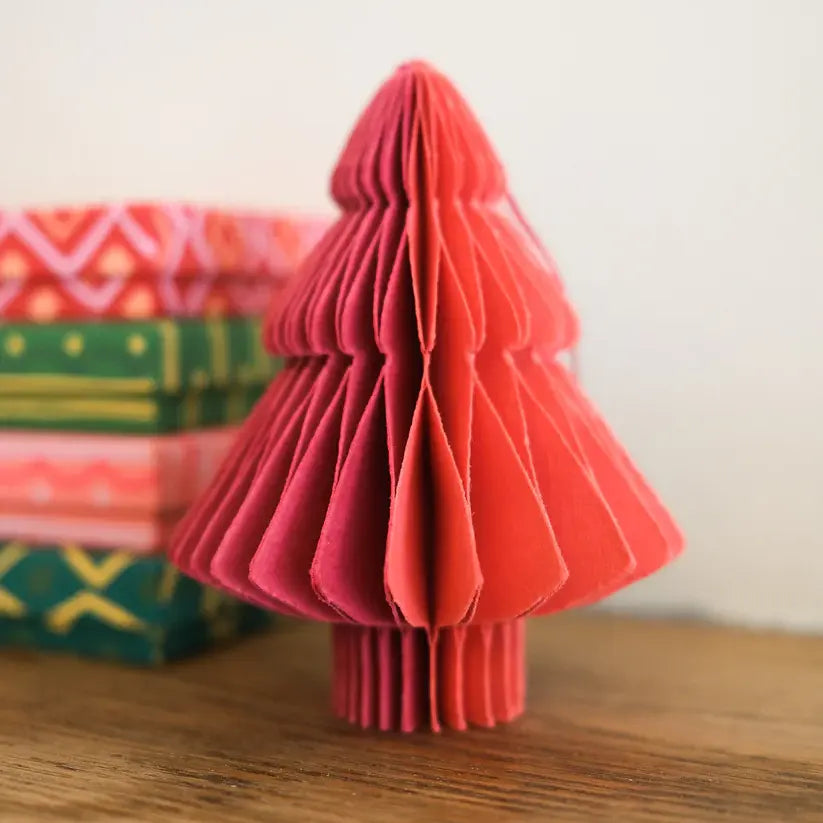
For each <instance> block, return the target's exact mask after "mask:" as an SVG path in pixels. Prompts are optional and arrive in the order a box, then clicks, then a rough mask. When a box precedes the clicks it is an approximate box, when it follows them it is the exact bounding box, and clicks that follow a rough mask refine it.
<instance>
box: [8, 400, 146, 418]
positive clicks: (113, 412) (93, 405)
mask: <svg viewBox="0 0 823 823" xmlns="http://www.w3.org/2000/svg"><path fill="white" fill-rule="evenodd" d="M158 411H159V410H158V407H157V403H156V402H155V401H154V400H103V399H99V400H98V399H94V398H90V399H85V400H84V399H80V398H78V399H75V400H57V401H55V400H46V399H37V398H32V399H28V398H23V397H9V398H6V397H3V398H0V417H4V418H5V419H7V420H25V419H33V420H76V419H78V418H88V417H94V418H97V419H101V420H128V421H132V422H136V423H151V422H154V421H155V420H157V416H158Z"/></svg>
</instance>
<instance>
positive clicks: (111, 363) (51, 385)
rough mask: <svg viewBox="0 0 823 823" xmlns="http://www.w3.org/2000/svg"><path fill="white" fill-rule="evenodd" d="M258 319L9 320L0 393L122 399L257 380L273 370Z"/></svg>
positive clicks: (1, 331) (3, 333) (0, 350)
mask: <svg viewBox="0 0 823 823" xmlns="http://www.w3.org/2000/svg"><path fill="white" fill-rule="evenodd" d="M260 326H261V321H260V320H259V319H258V318H250V319H243V318H241V319H233V320H180V321H173V320H158V321H151V322H141V323H81V324H78V323H55V324H53V325H48V326H41V325H34V324H15V323H4V324H3V325H2V327H0V395H2V396H4V397H8V396H9V395H12V394H15V395H25V396H29V397H34V396H48V397H55V396H59V395H63V396H67V395H68V396H70V395H77V396H84V397H92V396H103V397H113V396H123V397H127V396H128V397H132V396H137V395H150V394H156V393H158V392H163V393H165V394H178V393H180V392H182V391H185V390H187V389H197V390H201V391H202V390H205V389H225V388H227V387H229V386H234V385H259V384H261V383H264V382H266V381H268V380H269V378H271V376H272V374H273V373H274V360H273V359H272V358H271V357H270V356H269V355H268V354H267V353H266V351H265V349H264V348H263V346H262V343H261V340H260Z"/></svg>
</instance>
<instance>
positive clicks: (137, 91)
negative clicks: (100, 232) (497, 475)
mask: <svg viewBox="0 0 823 823" xmlns="http://www.w3.org/2000/svg"><path fill="white" fill-rule="evenodd" d="M416 56H419V57H423V58H426V59H429V60H431V61H432V62H434V63H436V64H437V65H438V66H439V67H441V68H442V69H443V70H445V71H446V72H447V73H450V74H451V75H452V76H453V78H454V79H455V81H456V82H457V83H458V85H459V86H460V87H461V88H462V90H463V91H464V93H465V94H466V96H467V97H468V98H469V100H470V101H471V102H472V103H473V105H474V107H475V109H476V111H477V112H478V113H479V115H480V116H481V118H482V119H483V121H484V122H485V123H486V125H487V127H488V130H489V132H490V134H491V136H492V139H493V140H494V141H495V143H496V145H497V146H498V148H499V151H500V153H501V155H502V157H503V158H504V160H505V161H506V163H507V164H508V167H509V171H510V177H511V185H512V188H513V190H514V192H515V194H516V195H517V196H518V197H519V199H520V201H521V204H522V206H523V207H524V210H525V212H526V213H527V214H528V215H529V216H530V217H531V219H532V220H533V222H534V224H535V226H536V227H537V229H538V230H539V231H540V233H541V234H542V235H543V237H544V238H545V239H546V241H547V242H548V244H549V246H550V247H551V248H552V250H553V251H554V253H555V256H556V257H557V258H558V260H559V263H560V265H561V267H562V270H563V272H564V275H565V278H566V281H567V283H568V286H569V290H570V293H571V295H572V298H573V299H574V301H575V303H576V305H577V307H578V309H579V311H580V314H581V316H582V319H583V323H584V343H583V346H582V349H581V354H582V362H583V377H584V380H585V383H586V385H587V387H588V390H589V391H590V393H591V394H592V395H593V396H594V397H595V399H596V400H597V402H598V403H599V405H600V407H601V408H602V409H603V410H604V412H605V413H606V415H607V417H608V418H609V419H610V420H611V422H612V424H613V426H614V428H615V429H616V430H617V432H618V434H619V435H620V436H621V437H622V439H623V440H624V442H625V443H626V444H627V446H628V447H629V449H630V451H631V452H632V453H633V454H634V455H635V457H636V459H637V461H638V463H639V464H640V465H641V466H642V467H643V468H644V469H645V470H646V472H647V474H648V475H649V476H650V478H651V479H652V481H653V483H654V484H655V485H656V486H657V487H658V489H659V490H660V492H661V494H662V495H663V497H664V499H665V500H666V501H667V502H668V503H669V504H670V506H671V507H672V509H673V510H674V511H675V513H676V515H677V517H678V519H679V521H680V523H681V524H682V526H683V528H684V530H685V531H686V533H687V536H688V538H689V548H688V552H687V554H686V555H685V556H684V557H683V559H682V560H680V561H679V562H678V563H677V564H675V565H674V566H672V567H671V568H669V569H667V570H665V571H663V572H661V573H660V574H659V575H657V576H656V577H654V578H653V579H651V580H649V581H647V582H644V583H642V584H638V585H637V586H635V587H634V588H632V589H630V590H629V591H627V592H625V593H623V594H621V595H620V596H618V597H617V598H615V599H614V600H613V601H612V602H613V603H614V604H617V605H620V606H621V607H633V608H643V609H658V610H665V611H672V612H676V613H681V612H688V613H699V614H703V615H709V616H713V617H717V618H722V619H731V620H739V621H749V622H751V623H773V624H778V625H784V626H790V627H800V628H816V629H823V537H821V534H823V532H821V527H822V526H823V469H822V468H821V466H822V465H823V366H821V360H823V285H821V284H823V2H820V1H819V0H805V2H804V1H803V0H783V2H780V0H772V1H771V2H766V0H620V2H614V0H599V2H598V1H597V0H582V1H581V0H575V1H574V2H573V0H533V1H532V2H523V1H522V0H521V2H517V1H516V0H506V2H505V3H504V2H500V0H498V1H497V2H493V3H492V2H484V0H474V2H469V1H468V0H467V1H466V2H456V0H408V1H407V2H393V1H392V0H384V2H376V0H372V2H367V1H366V0H339V2H338V0H326V2H321V0H313V1H312V0H289V2H274V0H268V2H267V1H266V0H223V1H222V2H217V0H131V2H128V1H127V0H73V2H65V1H64V0H50V1H49V0H25V2H24V0H0V150H2V153H0V203H2V204H4V205H22V204H42V203H68V202H72V201H78V200H80V201H85V200H89V199H108V198H129V197H152V196H159V197H174V198H184V199H190V200H191V199H194V200H205V201H211V202H227V203H237V204H243V203H247V204H263V205H271V204H275V205H284V204H286V205H291V206H296V207H302V208H308V209H312V210H319V209H323V208H326V203H327V201H326V180H327V174H328V171H329V169H330V166H331V165H332V163H333V161H334V159H335V155H336V153H337V151H338V149H339V147H340V145H341V142H342V140H343V138H344V135H345V133H346V130H347V129H348V127H349V126H350V125H351V123H352V122H353V120H354V118H355V116H356V115H357V113H358V111H359V109H360V107H361V105H362V104H363V103H364V102H365V100H366V99H367V97H368V96H369V95H370V94H371V92H372V91H373V90H374V88H375V87H376V86H377V84H378V83H379V82H380V81H381V80H382V79H383V77H384V76H385V75H387V74H388V73H389V72H390V71H391V70H392V68H393V67H394V65H395V64H397V63H399V62H401V61H403V60H405V59H408V58H410V57H416Z"/></svg>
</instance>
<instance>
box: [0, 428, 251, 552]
mask: <svg viewBox="0 0 823 823" xmlns="http://www.w3.org/2000/svg"><path fill="white" fill-rule="evenodd" d="M234 433H235V429H234V428H231V427H225V428H220V429H206V430H203V431H196V432H186V433H182V434H173V435H163V436H154V437H150V436H146V437H134V436H131V435H93V434H73V435H71V436H67V435H66V434H65V433H64V434H56V433H47V432H30V431H25V432H23V431H20V432H15V431H0V539H17V540H26V541H32V542H36V543H51V542H54V541H57V540H71V541H72V542H75V543H80V544H83V545H88V546H94V547H100V548H105V547H107V546H111V545H119V546H121V547H123V548H127V549H129V550H131V551H134V552H141V553H145V552H155V551H159V550H161V549H162V548H164V546H165V545H166V543H167V541H168V539H169V536H170V534H171V530H172V528H173V527H174V526H175V524H176V523H177V521H178V520H179V519H180V517H181V516H182V515H183V512H184V511H185V508H186V506H188V505H189V504H190V503H191V502H192V500H194V498H195V497H196V495H197V494H198V493H199V492H200V491H202V489H203V488H204V487H205V485H206V484H207V483H208V482H209V480H210V479H211V478H212V476H213V475H214V472H215V471H216V469H217V467H218V466H219V464H220V459H221V458H222V456H223V455H224V454H225V452H226V450H227V449H228V447H229V445H230V444H231V440H232V437H233V436H234Z"/></svg>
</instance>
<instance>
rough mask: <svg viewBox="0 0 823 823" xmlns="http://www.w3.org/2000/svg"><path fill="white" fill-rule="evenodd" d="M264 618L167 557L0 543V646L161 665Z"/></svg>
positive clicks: (237, 632) (260, 624)
mask: <svg viewBox="0 0 823 823" xmlns="http://www.w3.org/2000/svg"><path fill="white" fill-rule="evenodd" d="M264 622H265V620H264V618H263V614H262V613H261V612H260V611H259V610H257V609H254V608H253V607H250V606H246V605H243V604H241V603H239V602H237V601H236V600H234V599H233V598H230V597H227V596H226V595H223V594H220V593H219V592H217V591H215V590H213V589H208V588H205V587H203V586H201V585H200V584H198V583H196V582H194V581H193V580H190V579H189V578H186V577H184V576H183V575H181V574H180V573H179V572H178V571H177V570H176V569H175V568H174V567H173V566H171V565H170V564H169V563H168V562H167V561H165V560H163V559H162V558H136V557H134V556H132V555H131V554H128V553H125V552H122V551H116V550H113V551H108V552H91V551H87V550H85V549H81V548H78V547H75V546H63V547H49V548H44V549H37V550H34V551H33V550H31V549H30V548H29V547H27V546H24V545H22V544H20V543H5V544H0V644H15V645H27V646H36V647H40V648H47V649H57V650H71V651H74V652H79V653H80V654H84V655H90V656H94V657H107V658H114V659H117V660H125V661H129V662H133V663H161V662H163V661H165V660H169V659H172V658H176V657H181V656H184V655H187V654H192V653H194V652H197V651H200V650H201V649H204V648H206V647H208V646H211V645H213V644H214V643H215V642H218V641H221V640H225V639H228V638H231V637H234V636H237V635H238V634H241V633H244V632H247V631H250V630H253V629H255V628H258V627H260V626H262V625H263V624H264Z"/></svg>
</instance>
